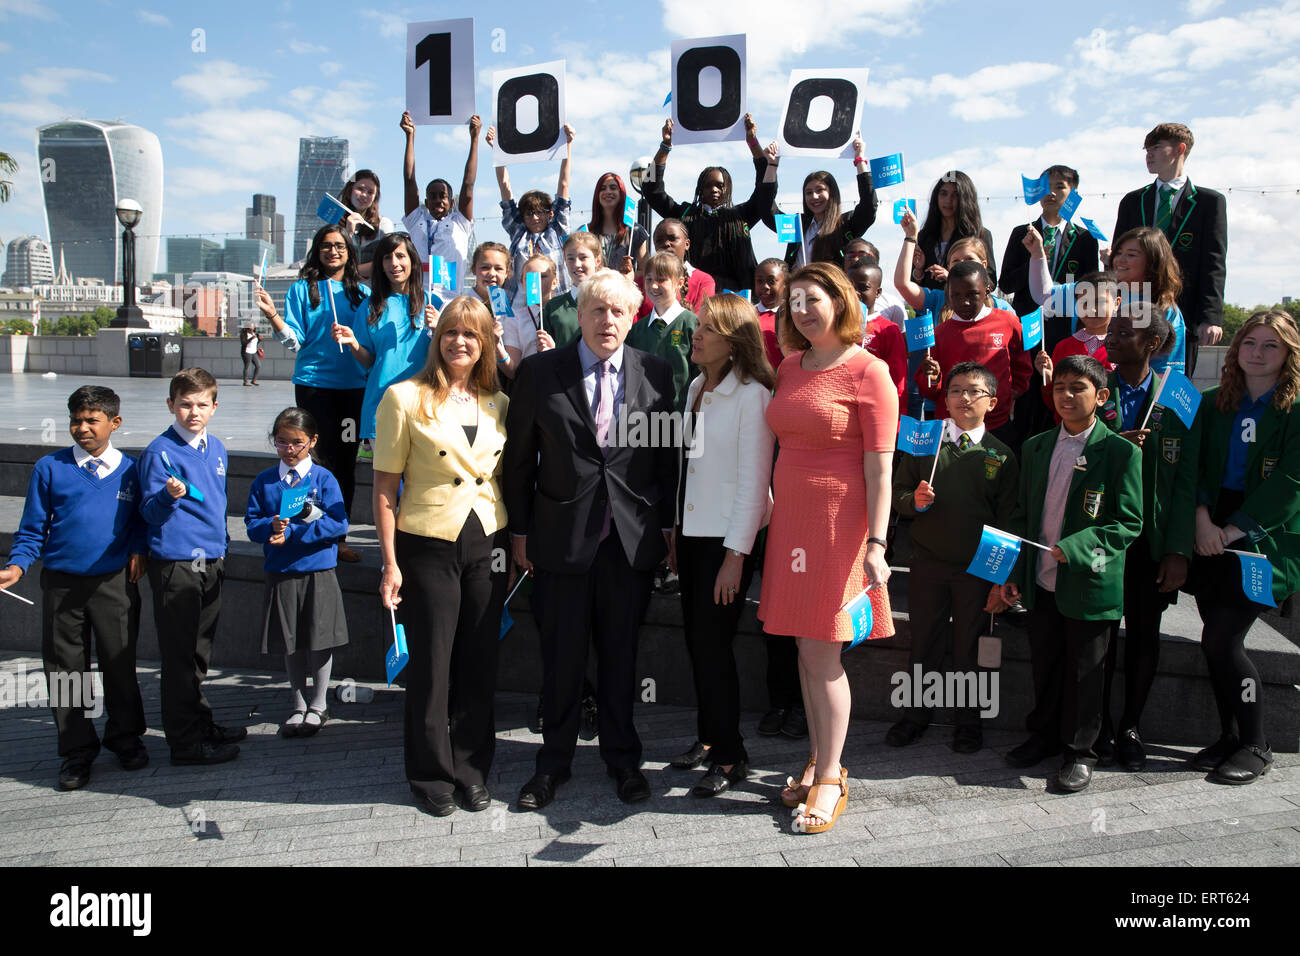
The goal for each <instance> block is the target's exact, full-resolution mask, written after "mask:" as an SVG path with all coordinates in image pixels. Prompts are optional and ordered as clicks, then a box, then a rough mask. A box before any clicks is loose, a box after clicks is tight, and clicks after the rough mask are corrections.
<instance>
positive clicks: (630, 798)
mask: <svg viewBox="0 0 1300 956" xmlns="http://www.w3.org/2000/svg"><path fill="white" fill-rule="evenodd" d="M609 775H610V776H611V777H613V778H614V788H615V789H616V790H617V791H618V798H619V799H620V800H622V801H623V802H624V803H640V802H641V801H642V800H649V799H650V781H649V780H647V779H646V778H645V774H643V773H642V772H641V771H640V770H638V769H637V768H636V767H631V768H622V767H620V768H617V769H616V768H614V767H610V768H609Z"/></svg>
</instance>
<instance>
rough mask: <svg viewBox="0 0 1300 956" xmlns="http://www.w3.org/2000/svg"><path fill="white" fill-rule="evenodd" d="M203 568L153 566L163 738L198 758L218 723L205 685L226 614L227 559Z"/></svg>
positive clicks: (191, 564) (175, 749)
mask: <svg viewBox="0 0 1300 956" xmlns="http://www.w3.org/2000/svg"><path fill="white" fill-rule="evenodd" d="M199 567H201V568H202V570H199V569H198V568H196V567H195V562H190V561H160V560H157V559H150V561H149V586H150V588H151V589H152V590H153V616H154V625H155V626H156V628H157V630H158V651H159V654H160V655H161V656H162V718H163V732H164V733H165V734H166V735H167V745H168V746H169V747H171V749H172V752H173V753H175V754H191V753H194V752H197V751H198V750H199V749H200V748H201V747H202V746H203V737H204V735H205V734H206V733H207V731H208V728H210V727H211V726H212V723H213V721H212V707H211V706H210V705H209V704H208V701H207V698H206V697H204V696H203V686H202V685H203V678H204V677H206V676H207V674H208V662H209V661H210V660H211V659H212V639H213V637H215V636H216V633H217V617H218V616H219V614H220V613H221V582H222V581H223V580H224V578H225V559H223V558H218V559H217V560H216V561H207V562H203V563H202V564H200V565H199Z"/></svg>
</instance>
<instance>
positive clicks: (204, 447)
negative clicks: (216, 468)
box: [199, 438, 208, 455]
mask: <svg viewBox="0 0 1300 956" xmlns="http://www.w3.org/2000/svg"><path fill="white" fill-rule="evenodd" d="M207 453H208V440H207V439H206V438H200V439H199V454H200V455H206V454H207Z"/></svg>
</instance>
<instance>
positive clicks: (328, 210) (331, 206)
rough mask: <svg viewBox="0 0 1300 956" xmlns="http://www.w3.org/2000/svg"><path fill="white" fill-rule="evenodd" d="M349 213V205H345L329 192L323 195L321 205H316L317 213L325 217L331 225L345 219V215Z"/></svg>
mask: <svg viewBox="0 0 1300 956" xmlns="http://www.w3.org/2000/svg"><path fill="white" fill-rule="evenodd" d="M347 214H348V207H347V206H345V205H343V203H341V202H339V201H338V200H337V199H335V198H334V197H333V196H331V195H330V194H329V193H326V194H325V195H324V196H322V197H321V200H320V205H319V206H317V207H316V215H317V217H318V218H320V219H324V220H325V221H326V222H327V223H329V224H330V225H331V226H334V225H337V224H338V223H340V222H342V221H343V217H344V216H346V215H347Z"/></svg>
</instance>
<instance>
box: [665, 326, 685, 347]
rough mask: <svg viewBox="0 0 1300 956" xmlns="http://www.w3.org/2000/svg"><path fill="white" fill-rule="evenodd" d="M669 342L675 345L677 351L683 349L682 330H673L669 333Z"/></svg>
mask: <svg viewBox="0 0 1300 956" xmlns="http://www.w3.org/2000/svg"><path fill="white" fill-rule="evenodd" d="M668 341H670V342H672V343H673V348H675V349H679V348H681V347H682V330H681V329H673V330H672V331H671V332H669V333H668Z"/></svg>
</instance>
